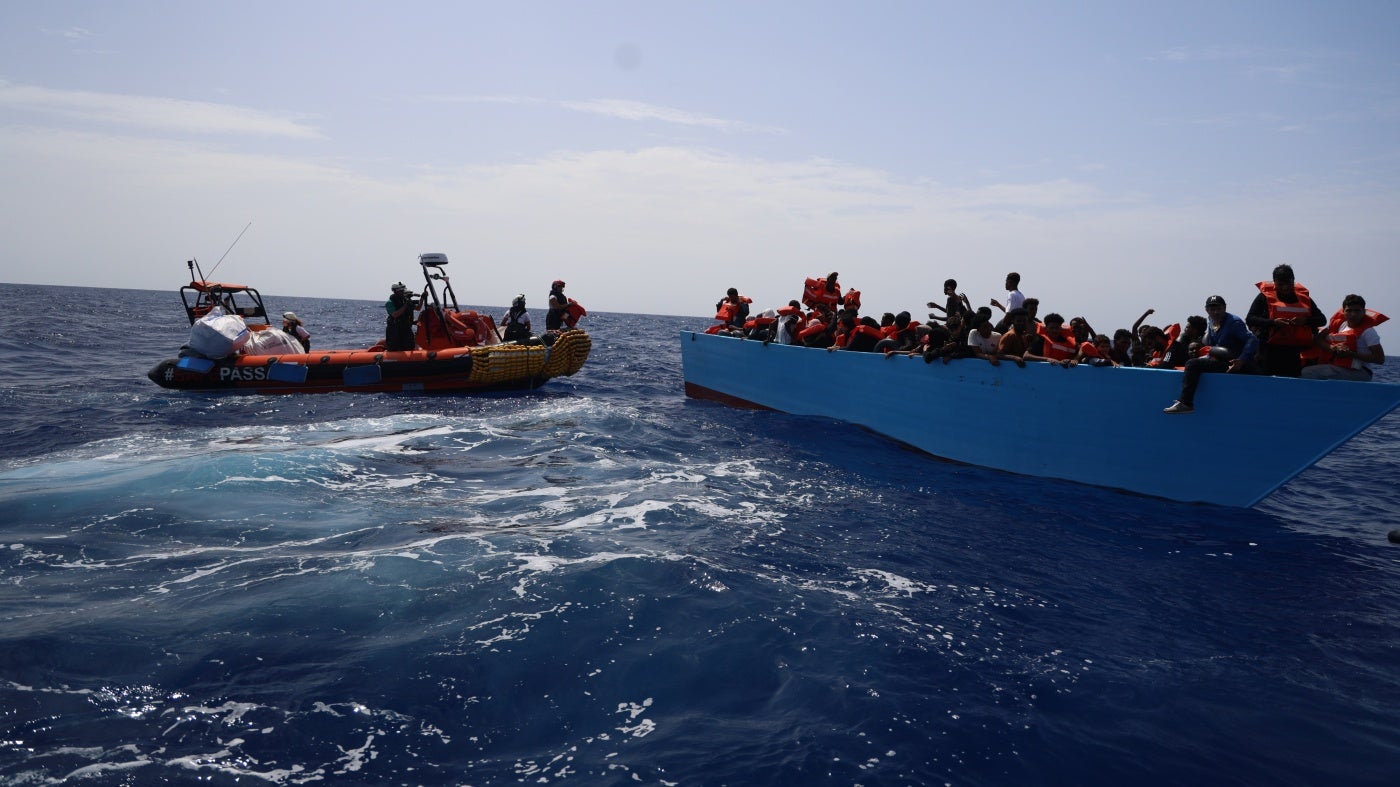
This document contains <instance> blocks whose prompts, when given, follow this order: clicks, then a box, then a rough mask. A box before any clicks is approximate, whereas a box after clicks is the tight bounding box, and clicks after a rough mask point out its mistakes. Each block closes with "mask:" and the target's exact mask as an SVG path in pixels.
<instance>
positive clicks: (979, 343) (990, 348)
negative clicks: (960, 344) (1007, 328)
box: [967, 331, 1001, 355]
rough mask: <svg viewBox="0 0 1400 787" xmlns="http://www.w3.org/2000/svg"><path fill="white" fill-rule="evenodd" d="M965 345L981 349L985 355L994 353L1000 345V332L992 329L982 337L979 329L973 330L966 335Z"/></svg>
mask: <svg viewBox="0 0 1400 787" xmlns="http://www.w3.org/2000/svg"><path fill="white" fill-rule="evenodd" d="M967 346H968V347H972V348H973V349H977V350H981V351H982V352H983V353H985V354H986V355H996V354H997V348H998V347H1000V346H1001V334H1000V333H998V332H996V331H992V332H991V333H989V334H987V336H986V337H985V338H983V336H982V333H981V332H980V331H973V332H972V333H969V334H968V335H967Z"/></svg>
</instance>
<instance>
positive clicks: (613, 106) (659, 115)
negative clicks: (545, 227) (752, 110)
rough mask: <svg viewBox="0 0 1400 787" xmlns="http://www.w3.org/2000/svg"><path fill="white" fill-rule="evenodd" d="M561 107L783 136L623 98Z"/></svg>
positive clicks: (750, 125) (768, 129) (766, 129)
mask: <svg viewBox="0 0 1400 787" xmlns="http://www.w3.org/2000/svg"><path fill="white" fill-rule="evenodd" d="M561 106H563V107H564V108H566V109H572V110H574V111H577V112H587V113H590V114H594V115H603V116H605V117H612V118H618V119H620V120H641V121H645V120H655V121H660V122H662V123H673V124H676V125H681V126H699V127H701V128H709V129H714V130H716V131H723V132H725V133H733V132H745V133H760V134H785V133H787V132H786V131H784V130H783V129H779V128H774V127H772V126H760V125H756V124H753V123H745V122H744V121H741V120H725V119H724V118H717V117H711V116H709V115H701V114H697V113H695V112H688V111H686V110H684V109H675V108H673V107H661V106H656V105H654V104H644V103H642V102H640V101H627V100H624V99H594V100H591V101H564V102H561Z"/></svg>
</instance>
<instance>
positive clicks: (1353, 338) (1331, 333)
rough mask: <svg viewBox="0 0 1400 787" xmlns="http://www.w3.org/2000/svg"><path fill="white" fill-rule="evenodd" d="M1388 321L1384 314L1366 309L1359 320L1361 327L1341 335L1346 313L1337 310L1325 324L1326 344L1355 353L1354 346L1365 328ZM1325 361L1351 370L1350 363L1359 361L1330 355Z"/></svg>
mask: <svg viewBox="0 0 1400 787" xmlns="http://www.w3.org/2000/svg"><path fill="white" fill-rule="evenodd" d="M1389 319H1390V318H1389V317H1387V316H1385V315H1384V314H1381V313H1380V312H1378V311H1375V310H1374V309H1367V310H1366V316H1365V317H1363V318H1361V325H1359V326H1358V327H1356V328H1352V329H1351V330H1350V331H1347V332H1345V333H1343V332H1342V329H1343V328H1344V327H1346V321H1347V318H1346V312H1344V311H1342V310H1341V309H1338V310H1337V313H1336V314H1334V315H1332V319H1331V320H1328V322H1327V343H1328V344H1341V345H1345V346H1346V348H1347V349H1348V350H1350V351H1352V352H1356V345H1357V342H1358V341H1359V340H1360V339H1361V334H1362V333H1364V332H1365V331H1366V329H1367V328H1374V327H1376V326H1377V325H1380V324H1381V323H1383V322H1385V321H1386V320H1389ZM1327 360H1328V361H1329V362H1330V363H1331V364H1332V365H1333V366H1340V367H1342V368H1343V369H1351V368H1354V366H1353V364H1352V362H1353V361H1356V360H1360V359H1358V358H1343V357H1341V356H1339V355H1331V357H1330V358H1328V359H1327Z"/></svg>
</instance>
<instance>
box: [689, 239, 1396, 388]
mask: <svg viewBox="0 0 1400 787" xmlns="http://www.w3.org/2000/svg"><path fill="white" fill-rule="evenodd" d="M839 278H840V275H839V274H838V273H831V274H830V275H828V276H827V277H825V278H824V279H822V278H811V279H807V280H806V281H805V282H804V283H803V288H802V297H801V299H794V300H791V301H788V303H787V305H785V306H782V307H779V308H775V309H768V310H765V311H762V312H759V313H757V314H754V313H752V311H751V309H750V305H751V304H752V302H753V301H752V299H750V298H748V297H746V296H744V295H741V294H740V293H739V291H738V289H737V288H734V287H730V288H729V290H728V292H726V293H725V295H724V297H723V298H721V299H720V301H719V302H718V303H716V304H715V320H716V321H717V324H716V325H714V326H712V327H711V328H710V329H709V331H708V333H715V334H726V335H730V336H736V337H741V338H745V339H753V340H757V341H762V342H764V343H770V342H777V343H779V344H790V345H797V346H803V347H812V348H822V349H826V350H827V351H829V352H836V351H852V352H881V353H884V354H885V355H886V356H887V357H889V356H894V355H906V356H922V358H923V360H924V362H925V363H933V362H934V361H939V362H941V363H945V364H946V363H949V362H951V361H954V360H958V359H967V358H971V359H980V360H984V361H986V362H988V363H990V364H992V365H999V364H1001V363H1014V364H1016V365H1018V366H1025V365H1026V364H1027V363H1052V364H1059V365H1061V366H1065V367H1069V366H1077V365H1081V364H1083V365H1089V366H1107V367H1121V366H1145V367H1158V368H1166V369H1180V370H1183V371H1184V374H1183V375H1182V387H1181V394H1180V396H1179V397H1178V399H1177V401H1175V402H1173V403H1172V404H1171V405H1170V406H1168V407H1167V408H1166V409H1165V410H1164V411H1163V412H1166V413H1168V414H1173V415H1176V414H1184V413H1190V412H1193V411H1194V410H1195V394H1196V389H1197V387H1198V386H1199V385H1200V379H1201V375H1203V374H1210V373H1235V374H1267V375H1274V376H1281V377H1306V378H1312V379H1344V380H1370V379H1371V376H1372V369H1371V367H1372V366H1375V365H1378V364H1382V363H1384V362H1385V351H1384V350H1383V349H1382V347H1381V344H1380V338H1379V336H1378V335H1377V334H1376V330H1375V327H1376V326H1377V325H1379V324H1381V323H1382V322H1385V321H1386V317H1385V315H1382V314H1380V313H1378V312H1376V311H1374V310H1371V309H1368V308H1367V307H1366V301H1365V299H1364V298H1362V297H1361V296H1360V295H1348V296H1346V298H1345V299H1343V302H1342V308H1340V309H1338V310H1337V311H1336V313H1334V314H1333V315H1332V316H1331V317H1330V318H1329V317H1328V316H1327V315H1326V314H1324V313H1323V311H1322V310H1321V309H1320V308H1319V307H1318V305H1317V304H1316V303H1314V301H1313V299H1312V296H1311V295H1310V294H1309V292H1308V290H1307V288H1306V287H1304V286H1302V285H1300V284H1298V283H1297V282H1296V280H1295V278H1294V273H1293V269H1292V267H1290V266H1288V265H1279V266H1277V267H1276V268H1274V270H1273V275H1272V276H1271V278H1270V279H1269V280H1268V281H1262V282H1259V283H1258V284H1257V285H1256V286H1257V287H1258V289H1259V294H1258V295H1256V296H1255V298H1254V301H1253V302H1252V303H1251V304H1250V307H1249V311H1248V312H1247V313H1246V316H1245V317H1244V318H1243V319H1241V318H1240V317H1237V316H1235V315H1233V314H1231V313H1229V312H1228V311H1226V304H1225V299H1224V298H1222V297H1221V296H1219V295H1212V296H1210V297H1209V298H1207V299H1206V302H1205V312H1206V313H1205V315H1204V316H1201V315H1194V314H1193V315H1190V316H1188V317H1187V318H1186V319H1185V320H1184V321H1182V322H1179V323H1172V324H1170V325H1167V326H1164V327H1158V326H1155V325H1150V324H1147V323H1146V320H1147V318H1148V317H1151V316H1152V315H1153V314H1154V313H1155V311H1154V310H1153V309H1148V310H1146V311H1145V312H1143V314H1142V316H1141V317H1139V318H1138V319H1137V322H1135V323H1133V326H1132V327H1131V328H1119V329H1117V330H1115V331H1114V332H1113V334H1112V335H1111V336H1110V335H1109V334H1106V333H1099V332H1097V331H1095V330H1094V328H1093V326H1091V325H1090V324H1089V322H1088V320H1086V319H1085V318H1083V317H1073V318H1072V319H1070V320H1069V321H1068V322H1067V321H1066V320H1065V318H1064V317H1063V316H1062V315H1060V314H1057V313H1055V312H1049V313H1047V314H1045V315H1044V316H1043V317H1042V316H1041V314H1040V302H1039V300H1038V299H1036V298H1027V297H1026V296H1025V295H1024V294H1023V293H1022V292H1021V287H1020V285H1021V276H1020V274H1019V273H1014V272H1013V273H1009V274H1007V276H1006V291H1007V293H1006V303H1005V304H1003V303H1001V302H1000V301H999V300H998V299H995V298H993V299H991V300H990V302H989V305H988V306H981V307H976V308H974V307H973V305H972V302H971V301H970V300H969V299H968V297H967V295H966V294H965V293H961V292H959V291H958V283H957V281H955V280H953V279H948V280H947V281H945V282H944V283H943V295H944V301H943V302H942V303H938V302H936V301H931V302H929V303H928V304H927V308H928V309H929V310H930V311H929V312H928V319H927V320H926V321H919V320H915V319H914V318H913V316H912V315H911V314H910V313H909V312H908V311H902V312H899V313H898V314H894V313H889V312H886V313H884V314H882V315H881V316H880V317H879V319H876V318H875V317H872V316H869V315H863V314H861V311H860V308H861V304H860V292H859V291H858V290H853V289H848V290H844V291H843V290H842V288H841V284H840V281H839ZM993 309H995V310H996V311H993Z"/></svg>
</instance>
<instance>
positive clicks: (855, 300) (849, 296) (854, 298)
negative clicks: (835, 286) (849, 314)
mask: <svg viewBox="0 0 1400 787" xmlns="http://www.w3.org/2000/svg"><path fill="white" fill-rule="evenodd" d="M841 303H842V304H843V305H844V306H845V307H846V308H847V309H859V308H860V290H851V291H849V292H847V293H846V297H845V298H842V299H841Z"/></svg>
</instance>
